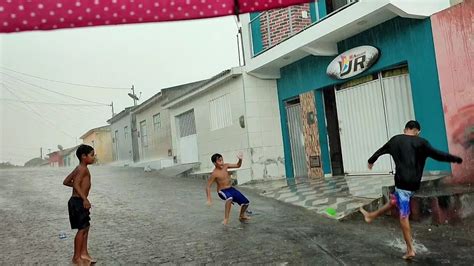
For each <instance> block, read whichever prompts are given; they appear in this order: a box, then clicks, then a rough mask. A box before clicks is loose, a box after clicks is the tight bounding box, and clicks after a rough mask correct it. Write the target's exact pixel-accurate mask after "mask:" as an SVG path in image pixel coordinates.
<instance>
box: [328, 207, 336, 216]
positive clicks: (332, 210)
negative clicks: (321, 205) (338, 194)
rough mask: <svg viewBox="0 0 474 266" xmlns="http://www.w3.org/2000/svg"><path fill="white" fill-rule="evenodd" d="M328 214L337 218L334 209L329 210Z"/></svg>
mask: <svg viewBox="0 0 474 266" xmlns="http://www.w3.org/2000/svg"><path fill="white" fill-rule="evenodd" d="M326 213H327V214H328V215H330V216H335V215H336V210H335V209H333V208H327V209H326Z"/></svg>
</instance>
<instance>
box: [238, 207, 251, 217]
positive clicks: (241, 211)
mask: <svg viewBox="0 0 474 266" xmlns="http://www.w3.org/2000/svg"><path fill="white" fill-rule="evenodd" d="M248 207H249V205H248V204H242V206H241V207H240V216H239V219H240V220H241V221H242V220H249V219H250V218H249V217H248V216H247V215H245V211H246V210H247V208H248Z"/></svg>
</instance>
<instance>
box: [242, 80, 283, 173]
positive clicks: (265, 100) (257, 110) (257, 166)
mask: <svg viewBox="0 0 474 266" xmlns="http://www.w3.org/2000/svg"><path fill="white" fill-rule="evenodd" d="M244 77H245V102H246V106H247V108H246V112H247V116H246V117H247V119H246V124H247V130H248V134H249V146H250V153H251V155H252V156H251V158H252V166H251V167H252V172H253V175H254V179H262V178H264V179H273V178H283V177H284V176H285V162H284V155H283V140H282V136H281V123H280V111H279V107H278V106H279V105H278V95H277V84H276V81H275V80H263V79H259V78H256V77H253V76H251V75H247V74H244Z"/></svg>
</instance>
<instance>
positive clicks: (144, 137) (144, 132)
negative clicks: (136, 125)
mask: <svg viewBox="0 0 474 266" xmlns="http://www.w3.org/2000/svg"><path fill="white" fill-rule="evenodd" d="M140 139H141V142H142V147H148V133H147V128H146V120H143V121H141V122H140Z"/></svg>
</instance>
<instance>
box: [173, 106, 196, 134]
mask: <svg viewBox="0 0 474 266" xmlns="http://www.w3.org/2000/svg"><path fill="white" fill-rule="evenodd" d="M177 119H178V130H179V137H181V138H183V137H186V136H190V135H194V134H196V122H195V120H194V110H191V111H188V112H185V113H183V114H181V115H179V116H177Z"/></svg>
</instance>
